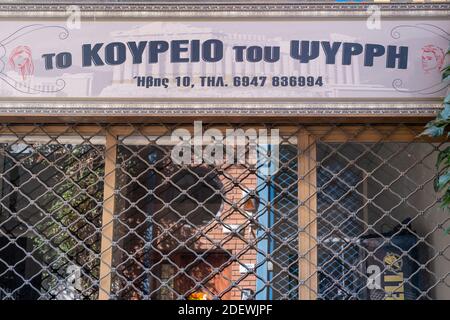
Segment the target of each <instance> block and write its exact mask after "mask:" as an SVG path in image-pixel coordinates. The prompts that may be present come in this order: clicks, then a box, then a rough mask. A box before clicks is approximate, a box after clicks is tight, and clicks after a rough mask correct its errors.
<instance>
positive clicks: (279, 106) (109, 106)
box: [0, 102, 442, 117]
mask: <svg viewBox="0 0 450 320" xmlns="http://www.w3.org/2000/svg"><path fill="white" fill-rule="evenodd" d="M441 107H442V105H441V104H440V103H366V102H363V103H283V102H280V103H236V102H233V103H114V102H112V103H108V102H98V103H92V102H90V103H81V102H51V103H48V102H45V103H42V102H1V103H0V117H1V116H23V115H27V116H44V115H45V116H139V115H142V116H171V117H173V116H280V117H285V116H330V115H331V116H333V115H336V116H347V115H348V116H367V115H382V116H395V115H403V116H406V115H411V116H424V117H425V116H433V115H435V114H436V112H437V111H438V110H440V108H441Z"/></svg>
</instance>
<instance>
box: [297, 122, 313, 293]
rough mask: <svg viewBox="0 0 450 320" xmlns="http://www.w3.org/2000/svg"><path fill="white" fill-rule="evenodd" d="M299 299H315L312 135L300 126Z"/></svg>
mask: <svg viewBox="0 0 450 320" xmlns="http://www.w3.org/2000/svg"><path fill="white" fill-rule="evenodd" d="M297 138H298V141H297V145H298V149H299V157H298V179H299V180H298V201H299V208H298V227H299V237H298V249H299V260H298V267H299V272H298V275H299V281H300V283H299V292H298V295H299V299H300V300H315V299H316V298H317V290H318V286H317V193H316V192H317V188H316V185H317V174H316V171H317V167H316V142H315V138H314V137H313V136H312V135H311V134H310V133H308V132H307V131H306V130H304V129H302V130H301V131H300V133H299V134H298V136H297Z"/></svg>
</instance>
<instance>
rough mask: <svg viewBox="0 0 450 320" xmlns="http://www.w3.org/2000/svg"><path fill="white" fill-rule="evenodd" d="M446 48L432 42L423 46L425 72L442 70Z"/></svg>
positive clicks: (423, 67)
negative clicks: (443, 48)
mask: <svg viewBox="0 0 450 320" xmlns="http://www.w3.org/2000/svg"><path fill="white" fill-rule="evenodd" d="M444 59H445V55H444V50H442V49H441V48H439V47H436V46H434V45H432V44H429V45H426V46H425V47H423V48H422V69H423V70H424V71H425V72H427V73H428V72H430V71H432V70H438V71H440V70H441V68H442V66H443V65H444Z"/></svg>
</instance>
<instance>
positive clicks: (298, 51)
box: [0, 20, 450, 99]
mask: <svg viewBox="0 0 450 320" xmlns="http://www.w3.org/2000/svg"><path fill="white" fill-rule="evenodd" d="M0 38H1V39H2V40H1V41H0V45H1V46H0V56H1V61H0V78H1V80H2V81H1V82H0V97H2V98H14V97H42V98H49V97H58V98H63V97H68V98H126V99H133V98H162V99H165V98H167V99H168V98H196V99H201V98H330V99H332V98H437V97H441V96H444V94H445V90H446V84H444V83H442V82H441V75H440V70H441V69H442V67H443V65H444V63H445V61H444V60H445V52H446V50H447V48H448V44H449V41H450V21H448V20H430V21H423V20H399V21H392V20H385V21H384V20H383V21H382V24H381V29H379V30H376V29H375V30H370V29H368V28H367V26H366V21H365V20H350V21H342V20H322V21H317V20H316V21H311V20H304V21H269V20H268V21H261V20H259V21H246V22H244V21H217V22H216V21H209V22H200V21H195V22H194V21H185V22H181V21H180V22H173V21H167V22H130V21H115V22H87V21H86V22H83V21H82V22H81V25H80V28H79V29H70V28H68V27H67V26H66V24H65V23H64V22H53V21H34V22H29V21H27V22H19V21H2V22H0Z"/></svg>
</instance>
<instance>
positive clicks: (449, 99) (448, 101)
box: [444, 94, 450, 103]
mask: <svg viewBox="0 0 450 320" xmlns="http://www.w3.org/2000/svg"><path fill="white" fill-rule="evenodd" d="M444 103H450V94H448V95H447V96H446V97H445V99H444Z"/></svg>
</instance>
